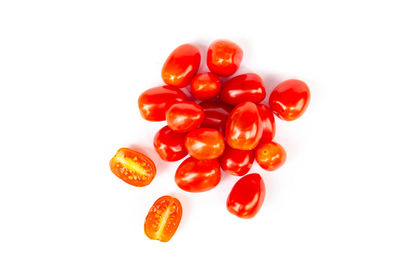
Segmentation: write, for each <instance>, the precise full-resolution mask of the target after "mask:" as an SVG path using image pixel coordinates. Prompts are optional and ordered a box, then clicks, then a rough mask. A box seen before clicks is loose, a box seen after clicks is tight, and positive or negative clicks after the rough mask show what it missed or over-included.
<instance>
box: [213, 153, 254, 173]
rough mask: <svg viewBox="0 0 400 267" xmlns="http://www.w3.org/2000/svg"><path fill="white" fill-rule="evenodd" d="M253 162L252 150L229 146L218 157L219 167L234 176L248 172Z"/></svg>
mask: <svg viewBox="0 0 400 267" xmlns="http://www.w3.org/2000/svg"><path fill="white" fill-rule="evenodd" d="M253 162H254V153H253V150H239V149H234V148H231V147H229V146H227V147H226V148H225V151H224V154H222V156H221V157H220V158H219V163H220V165H221V169H222V170H224V171H225V172H227V173H229V174H232V175H236V176H243V175H245V174H246V173H248V172H249V170H250V168H251V166H252V165H253Z"/></svg>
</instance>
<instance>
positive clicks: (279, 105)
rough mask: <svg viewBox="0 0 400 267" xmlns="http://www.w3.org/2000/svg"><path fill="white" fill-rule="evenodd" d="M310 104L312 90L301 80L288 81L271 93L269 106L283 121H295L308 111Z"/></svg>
mask: <svg viewBox="0 0 400 267" xmlns="http://www.w3.org/2000/svg"><path fill="white" fill-rule="evenodd" d="M309 103H310V89H309V88H308V86H307V84H306V83H305V82H303V81H300V80H295V79H291V80H286V81H284V82H281V83H280V84H278V85H277V86H276V87H275V88H274V90H273V91H272V93H271V96H270V98H269V106H270V107H271V110H272V112H274V113H275V115H276V116H278V117H279V118H280V119H282V120H286V121H293V120H295V119H297V118H299V117H300V116H301V115H302V114H303V113H304V111H306V109H307V107H308V105H309Z"/></svg>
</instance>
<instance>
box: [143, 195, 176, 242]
mask: <svg viewBox="0 0 400 267" xmlns="http://www.w3.org/2000/svg"><path fill="white" fill-rule="evenodd" d="M181 218H182V205H181V203H180V201H179V200H178V199H177V198H174V197H171V196H162V197H160V198H159V199H157V200H156V202H154V204H153V206H151V208H150V210H149V213H148V214H147V216H146V220H145V222H144V233H145V234H146V236H147V237H148V238H150V239H152V240H159V241H161V242H168V241H169V240H170V239H171V238H172V236H173V235H174V234H175V232H176V230H177V229H178V226H179V223H180V222H181Z"/></svg>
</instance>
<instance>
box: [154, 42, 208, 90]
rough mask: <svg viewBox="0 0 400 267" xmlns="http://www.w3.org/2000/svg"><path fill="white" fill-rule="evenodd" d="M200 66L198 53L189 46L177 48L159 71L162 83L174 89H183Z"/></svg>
mask: <svg viewBox="0 0 400 267" xmlns="http://www.w3.org/2000/svg"><path fill="white" fill-rule="evenodd" d="M199 66H200V51H199V49H198V48H197V47H195V46H194V45H191V44H184V45H181V46H179V47H177V48H176V49H175V50H174V51H172V53H171V54H170V55H169V57H168V58H167V60H166V61H165V63H164V66H163V68H162V71H161V77H162V79H163V81H164V82H165V83H166V84H168V85H172V86H175V87H185V86H187V85H188V84H189V83H190V81H191V80H192V78H193V76H194V75H196V73H197V70H198V69H199Z"/></svg>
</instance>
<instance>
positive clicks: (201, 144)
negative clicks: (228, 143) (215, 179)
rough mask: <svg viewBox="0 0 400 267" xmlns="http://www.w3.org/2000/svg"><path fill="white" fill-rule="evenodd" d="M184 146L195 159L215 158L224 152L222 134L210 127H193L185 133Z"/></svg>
mask: <svg viewBox="0 0 400 267" xmlns="http://www.w3.org/2000/svg"><path fill="white" fill-rule="evenodd" d="M185 147H186V150H187V151H188V153H189V154H190V155H191V156H192V157H194V158H196V159H216V158H218V157H219V156H221V155H222V153H224V149H225V141H224V136H223V135H222V134H221V133H220V132H219V131H218V130H215V129H211V128H199V129H195V130H193V131H191V132H189V133H188V134H187V135H186V138H185Z"/></svg>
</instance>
